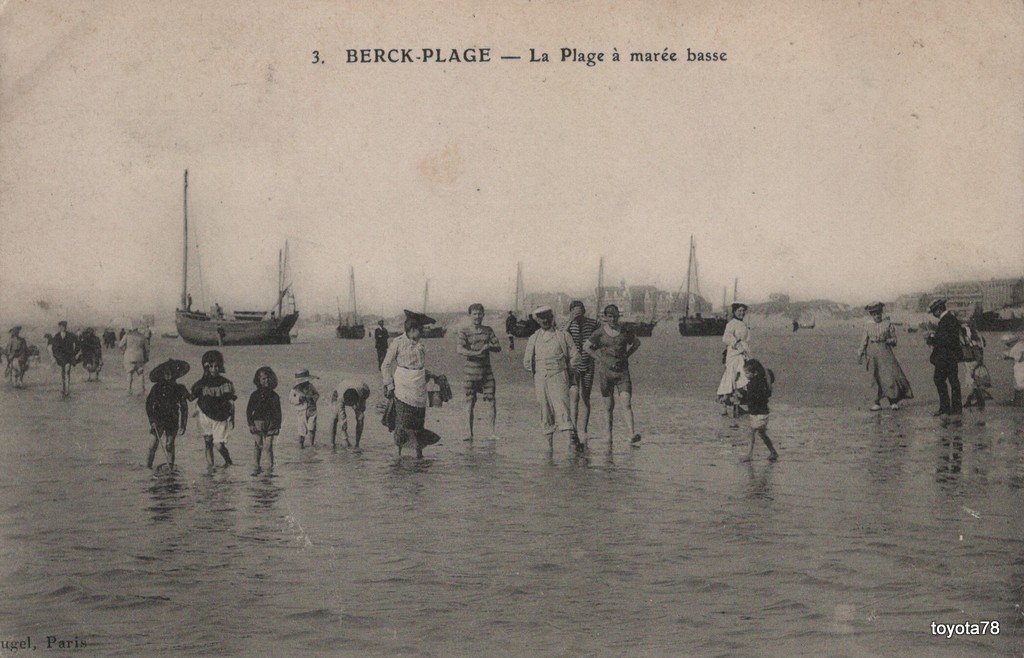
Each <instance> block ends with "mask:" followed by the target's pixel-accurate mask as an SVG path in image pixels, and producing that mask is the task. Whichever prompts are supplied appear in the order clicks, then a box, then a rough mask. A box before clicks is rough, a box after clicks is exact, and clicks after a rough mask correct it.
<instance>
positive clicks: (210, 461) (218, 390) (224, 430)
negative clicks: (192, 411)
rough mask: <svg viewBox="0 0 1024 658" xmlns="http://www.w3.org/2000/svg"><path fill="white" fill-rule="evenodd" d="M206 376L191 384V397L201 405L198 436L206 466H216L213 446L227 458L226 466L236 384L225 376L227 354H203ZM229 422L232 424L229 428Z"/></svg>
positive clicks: (225, 462) (209, 352)
mask: <svg viewBox="0 0 1024 658" xmlns="http://www.w3.org/2000/svg"><path fill="white" fill-rule="evenodd" d="M202 363H203V376H202V377H201V378H199V380H198V381H196V383H195V384H193V385H192V398H193V399H194V400H196V401H197V402H198V407H199V409H197V410H196V414H197V415H198V417H199V433H200V434H202V436H203V444H204V446H203V447H204V450H205V452H206V463H207V465H208V466H209V467H210V468H213V466H214V458H213V444H214V443H216V444H217V451H218V452H219V453H220V456H221V457H223V458H224V465H225V466H231V464H232V463H233V462H232V461H231V454H230V453H229V452H228V437H229V436H230V435H231V430H232V429H234V427H235V400H236V399H237V396H236V395H235V385H234V384H232V383H231V380H230V379H228V378H227V377H224V376H223V374H222V373H223V372H224V355H223V354H221V353H220V352H219V351H217V350H209V351H207V352H205V353H204V354H203V359H202ZM229 423H230V425H229Z"/></svg>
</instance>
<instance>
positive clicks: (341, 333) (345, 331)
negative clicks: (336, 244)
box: [335, 265, 366, 340]
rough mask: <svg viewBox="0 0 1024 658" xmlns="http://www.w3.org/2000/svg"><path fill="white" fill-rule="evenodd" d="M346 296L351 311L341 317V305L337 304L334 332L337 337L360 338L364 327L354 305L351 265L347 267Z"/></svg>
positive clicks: (354, 287)
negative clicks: (336, 325)
mask: <svg viewBox="0 0 1024 658" xmlns="http://www.w3.org/2000/svg"><path fill="white" fill-rule="evenodd" d="M348 298H349V300H350V301H351V302H352V313H351V314H350V315H349V316H347V317H345V318H342V317H341V306H340V305H339V306H338V327H337V329H335V333H337V334H338V338H342V339H347V340H360V339H362V338H364V337H365V336H366V327H365V326H364V325H363V323H362V322H360V321H359V309H358V308H357V307H356V271H355V268H353V267H352V266H351V265H349V268H348Z"/></svg>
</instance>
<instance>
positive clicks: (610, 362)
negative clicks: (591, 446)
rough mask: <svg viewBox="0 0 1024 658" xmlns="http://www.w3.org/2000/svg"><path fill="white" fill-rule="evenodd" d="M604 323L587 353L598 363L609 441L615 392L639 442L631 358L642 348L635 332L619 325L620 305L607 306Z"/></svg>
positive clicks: (631, 435) (632, 437) (631, 437)
mask: <svg viewBox="0 0 1024 658" xmlns="http://www.w3.org/2000/svg"><path fill="white" fill-rule="evenodd" d="M603 315H604V325H602V326H600V327H598V328H597V330H595V331H594V333H593V334H591V336H590V339H589V340H588V341H587V353H588V354H590V356H591V357H592V358H593V359H594V362H595V363H596V367H595V374H596V376H597V385H598V388H599V389H600V390H601V397H603V398H604V404H605V412H606V419H607V429H608V444H609V445H611V443H612V426H613V422H612V421H613V417H614V414H615V395H616V394H618V396H619V399H620V400H621V402H622V408H623V411H624V412H625V417H626V429H627V430H628V432H629V441H630V443H632V444H637V443H640V435H639V434H638V433H637V431H636V423H635V421H634V419H633V381H632V378H631V377H630V374H629V357H631V356H633V353H634V352H636V351H637V350H638V349H640V341H639V340H637V338H636V336H635V335H633V332H632V331H629V330H627V329H625V328H623V327H622V326H621V325H620V324H619V307H618V306H616V305H615V304H609V305H608V306H605V307H604V314H603Z"/></svg>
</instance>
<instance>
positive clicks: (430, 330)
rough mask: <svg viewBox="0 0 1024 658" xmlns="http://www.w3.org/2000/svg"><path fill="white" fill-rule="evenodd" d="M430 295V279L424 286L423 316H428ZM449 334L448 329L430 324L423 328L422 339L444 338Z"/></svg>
mask: <svg viewBox="0 0 1024 658" xmlns="http://www.w3.org/2000/svg"><path fill="white" fill-rule="evenodd" d="M429 295H430V279H427V282H426V284H425V285H424V286H423V315H426V314H427V298H428V297H429ZM446 333H448V329H446V328H445V327H443V326H441V325H439V324H428V325H427V326H425V327H423V331H422V333H420V338H444V335H445V334H446Z"/></svg>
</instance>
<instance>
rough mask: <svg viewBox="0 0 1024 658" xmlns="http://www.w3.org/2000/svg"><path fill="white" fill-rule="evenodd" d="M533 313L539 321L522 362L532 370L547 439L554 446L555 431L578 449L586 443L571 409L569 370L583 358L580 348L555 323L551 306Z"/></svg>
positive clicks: (540, 308) (549, 447) (549, 448)
mask: <svg viewBox="0 0 1024 658" xmlns="http://www.w3.org/2000/svg"><path fill="white" fill-rule="evenodd" d="M533 317H534V319H536V320H537V323H538V324H539V325H540V329H538V330H537V331H535V332H534V333H533V335H532V336H530V339H529V340H528V341H527V342H526V349H525V350H524V351H523V366H524V367H525V368H526V369H527V370H528V371H530V372H531V373H533V386H534V393H535V394H536V396H537V403H538V404H539V405H540V417H541V424H542V426H543V432H544V435H545V436H546V437H547V439H548V450H549V451H551V450H553V449H554V436H555V432H556V431H558V432H562V434H563V435H564V436H565V437H566V438H567V439H568V440H569V444H570V445H571V446H572V447H573V448H575V449H576V450H577V451H580V450H582V449H583V444H582V443H581V442H580V440H579V436H578V435H577V433H576V426H575V425H574V424H573V420H572V413H571V412H570V409H569V371H570V369H571V368H575V367H576V366H577V365H578V364H579V361H580V352H579V350H578V349H576V343H574V342H573V340H572V336H570V335H569V333H568V332H566V331H563V330H561V329H559V328H557V327H556V326H555V312H554V311H553V310H552V309H551V307H550V306H539V307H537V308H536V309H534V311H533Z"/></svg>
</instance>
